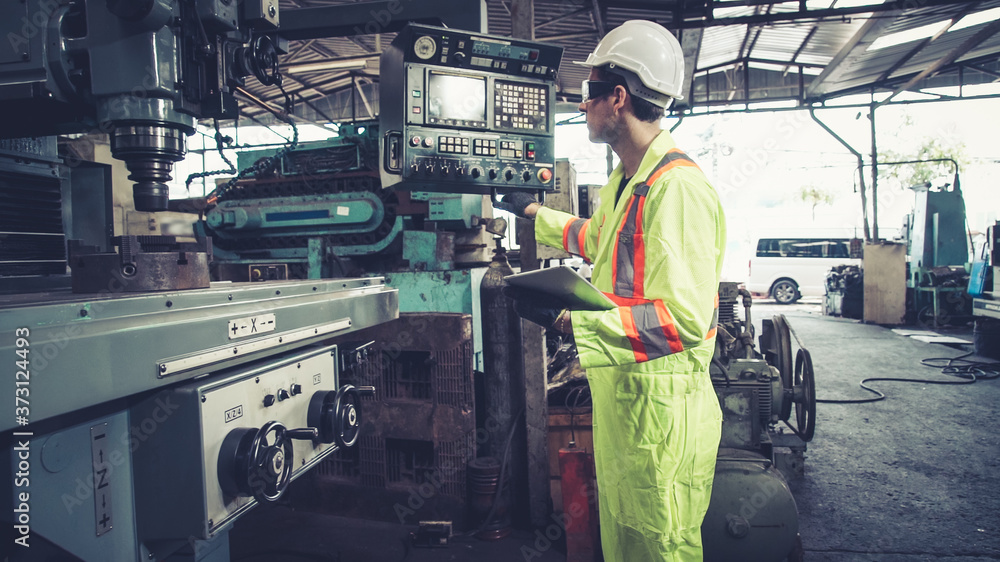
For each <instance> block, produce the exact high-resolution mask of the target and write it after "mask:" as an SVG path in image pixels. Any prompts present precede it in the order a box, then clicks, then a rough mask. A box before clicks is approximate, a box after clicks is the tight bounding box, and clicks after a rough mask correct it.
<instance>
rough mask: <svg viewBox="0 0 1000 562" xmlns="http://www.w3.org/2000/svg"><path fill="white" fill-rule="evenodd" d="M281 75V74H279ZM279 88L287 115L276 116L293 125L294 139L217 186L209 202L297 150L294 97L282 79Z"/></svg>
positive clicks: (268, 169) (297, 134)
mask: <svg viewBox="0 0 1000 562" xmlns="http://www.w3.org/2000/svg"><path fill="white" fill-rule="evenodd" d="M279 76H280V75H279ZM275 85H276V86H277V87H278V89H279V90H281V93H282V95H284V96H285V113H286V114H287V117H286V116H282V115H281V114H279V113H277V112H274V114H275V116H277V117H278V118H279V119H281V120H282V121H284V122H285V123H288V124H289V125H291V127H292V140H291V141H289V143H288V145H286V146H284V147H282V148H280V149H278V150H277V151H276V152H275V153H274V154H272V155H271V156H269V157H267V158H264V159H262V160H260V161H258V162H256V163H254V164H252V165H250V166H247V167H246V168H244V169H242V170H240V172H239V173H238V174H237V175H236V176H235V177H233V178H231V179H230V180H229V181H228V182H226V184H225V185H223V186H220V187H217V188H216V189H215V190H213V191H212V192H211V193H210V194H208V202H209V204H215V203H217V202H218V201H220V200H221V199H222V198H223V197H224V196H225V194H226V192H228V191H229V190H230V189H232V188H233V187H234V186H235V185H236V184H237V183H238V182H239V181H240V180H242V179H243V178H245V177H247V176H254V175H259V174H264V173H266V172H268V171H270V170H273V169H274V168H275V167H276V166H277V164H278V162H279V161H280V160H281V159H282V158H284V157H285V155H286V154H288V153H289V152H291V151H293V150H295V147H296V146H298V144H299V129H298V127H296V126H295V120H294V119H292V98H291V97H290V96H289V95H288V92H286V91H285V87H284V86H282V84H281V80H278V81H277V83H276V84H275Z"/></svg>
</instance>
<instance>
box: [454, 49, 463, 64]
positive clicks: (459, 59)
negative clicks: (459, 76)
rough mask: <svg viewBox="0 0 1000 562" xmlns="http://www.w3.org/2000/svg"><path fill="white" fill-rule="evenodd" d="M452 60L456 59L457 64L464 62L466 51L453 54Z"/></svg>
mask: <svg viewBox="0 0 1000 562" xmlns="http://www.w3.org/2000/svg"><path fill="white" fill-rule="evenodd" d="M451 60H453V61H455V63H456V64H462V63H463V62H465V53H463V52H461V51H459V52H457V53H455V54H454V55H452V56H451Z"/></svg>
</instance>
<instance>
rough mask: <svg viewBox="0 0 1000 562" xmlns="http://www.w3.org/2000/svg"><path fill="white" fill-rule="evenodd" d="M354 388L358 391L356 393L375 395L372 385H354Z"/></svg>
mask: <svg viewBox="0 0 1000 562" xmlns="http://www.w3.org/2000/svg"><path fill="white" fill-rule="evenodd" d="M356 390H357V391H358V394H360V395H361V396H375V387H374V386H359V387H356Z"/></svg>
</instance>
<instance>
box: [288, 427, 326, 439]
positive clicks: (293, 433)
mask: <svg viewBox="0 0 1000 562" xmlns="http://www.w3.org/2000/svg"><path fill="white" fill-rule="evenodd" d="M285 435H287V436H288V437H290V438H292V439H298V440H300V441H318V440H319V429H317V428H315V427H303V428H300V429H289V430H286V431H285Z"/></svg>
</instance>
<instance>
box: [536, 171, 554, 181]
mask: <svg viewBox="0 0 1000 562" xmlns="http://www.w3.org/2000/svg"><path fill="white" fill-rule="evenodd" d="M538 180H539V181H541V182H542V183H549V182H550V181H551V180H552V170H550V169H548V168H542V169H541V170H538Z"/></svg>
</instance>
